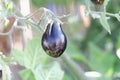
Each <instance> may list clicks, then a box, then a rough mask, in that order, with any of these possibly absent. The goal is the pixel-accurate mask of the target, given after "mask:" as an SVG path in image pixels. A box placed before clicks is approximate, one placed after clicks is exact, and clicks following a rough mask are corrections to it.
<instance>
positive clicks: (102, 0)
mask: <svg viewBox="0 0 120 80" xmlns="http://www.w3.org/2000/svg"><path fill="white" fill-rule="evenodd" d="M91 1H92V2H93V3H94V4H95V5H101V4H103V2H104V0H91Z"/></svg>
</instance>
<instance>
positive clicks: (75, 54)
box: [13, 0, 120, 80]
mask: <svg viewBox="0 0 120 80" xmlns="http://www.w3.org/2000/svg"><path fill="white" fill-rule="evenodd" d="M108 1H109V3H108V5H107V6H106V11H107V12H109V13H118V12H119V11H120V0H108ZM13 2H14V4H15V3H19V0H13ZM88 4H89V5H88ZM30 6H31V12H33V11H35V10H36V9H38V8H40V7H45V8H47V9H50V10H51V11H53V12H54V13H55V15H57V16H62V15H68V14H69V16H67V17H64V18H60V20H61V21H62V22H63V23H64V24H63V25H62V29H63V31H64V32H65V34H66V36H67V40H68V44H67V49H66V51H65V52H64V54H63V55H62V56H61V57H59V58H51V57H48V55H46V54H44V55H41V56H40V57H39V58H38V59H36V58H35V59H36V62H37V63H35V64H36V65H38V64H39V63H41V66H39V68H37V69H35V70H36V71H37V70H38V72H36V71H35V72H34V68H35V66H36V65H35V66H34V65H33V66H32V67H33V68H31V67H30V66H31V63H30V62H29V59H28V56H27V55H29V54H32V53H34V52H35V51H36V49H35V47H34V46H36V45H38V47H39V48H41V46H40V42H39V41H40V40H39V39H38V38H37V39H36V38H34V37H33V40H31V41H30V42H28V43H27V48H26V49H25V51H24V52H21V51H17V50H15V53H19V54H20V55H19V54H14V57H15V58H16V59H17V61H18V62H19V64H21V65H23V66H25V67H26V68H27V70H25V71H22V72H21V73H20V74H21V76H22V77H23V78H22V79H23V80H29V79H30V77H29V78H28V79H26V78H24V75H25V73H29V74H30V75H33V74H35V77H37V80H42V79H41V77H40V75H41V74H42V76H43V75H44V74H45V75H48V74H47V73H46V71H47V70H46V67H44V66H46V65H47V69H48V67H49V66H50V65H48V64H53V62H54V61H57V62H58V63H55V64H54V65H53V67H52V69H55V70H58V72H60V74H58V75H57V78H58V77H61V78H59V79H57V78H56V79H57V80H120V59H119V58H120V51H119V49H120V21H118V20H117V19H116V18H115V17H110V19H109V20H108V23H109V25H110V28H111V34H109V33H108V32H107V31H106V30H105V29H104V28H103V27H102V25H101V24H100V21H99V19H93V18H92V17H91V16H90V15H87V14H85V13H87V12H86V10H87V7H88V6H89V8H91V9H93V8H95V7H96V6H94V4H92V3H91V1H90V0H30ZM101 6H103V5H100V7H101ZM97 12H99V10H97ZM33 33H35V34H37V36H36V37H39V38H41V36H42V34H39V32H38V33H36V30H33ZM33 45H34V46H33ZM30 50H33V52H31V51H30ZM21 53H22V55H21ZM25 53H26V54H25ZM37 53H45V52H44V51H43V50H42V51H41V49H39V51H38V52H37ZM23 55H24V56H27V59H28V62H27V60H26V64H23V63H22V62H24V61H23V60H22V59H21V56H23ZM33 55H34V54H33ZM37 55H38V54H37ZM18 56H20V57H18ZM30 56H31V57H32V55H30ZM31 57H30V60H32V58H31ZM38 60H39V62H38ZM42 68H44V69H45V71H43V72H44V74H43V73H42V70H44V69H42ZM58 68H61V69H62V71H63V72H62V71H61V70H59V69H58ZM29 69H32V71H33V74H32V72H31V71H29ZM39 70H40V71H41V73H40V71H39ZM63 73H64V74H63ZM37 74H40V75H37ZM55 74H57V72H55ZM43 77H44V76H43ZM56 79H52V78H51V79H46V80H56ZM31 80H34V78H33V77H32V79H31ZM43 80H44V79H43Z"/></svg>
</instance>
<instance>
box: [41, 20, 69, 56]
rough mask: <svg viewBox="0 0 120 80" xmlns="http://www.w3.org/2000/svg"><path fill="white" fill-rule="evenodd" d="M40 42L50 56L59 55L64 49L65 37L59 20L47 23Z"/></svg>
mask: <svg viewBox="0 0 120 80" xmlns="http://www.w3.org/2000/svg"><path fill="white" fill-rule="evenodd" d="M41 44H42V47H43V49H44V50H45V52H46V53H47V54H48V55H50V56H52V57H59V56H60V55H61V54H62V53H63V52H64V51H65V49H66V45H67V38H66V36H65V34H64V32H63V30H62V28H61V24H60V23H59V22H57V21H54V22H53V23H52V24H51V23H49V24H48V25H47V28H46V30H45V32H44V34H43V36H42V41H41Z"/></svg>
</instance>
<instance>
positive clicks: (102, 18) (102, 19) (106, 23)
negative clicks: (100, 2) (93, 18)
mask: <svg viewBox="0 0 120 80" xmlns="http://www.w3.org/2000/svg"><path fill="white" fill-rule="evenodd" d="M99 20H100V23H101V24H102V26H103V27H104V28H105V30H107V31H108V32H109V34H111V31H110V26H109V24H108V21H107V18H106V15H105V13H102V14H101V17H100V18H99Z"/></svg>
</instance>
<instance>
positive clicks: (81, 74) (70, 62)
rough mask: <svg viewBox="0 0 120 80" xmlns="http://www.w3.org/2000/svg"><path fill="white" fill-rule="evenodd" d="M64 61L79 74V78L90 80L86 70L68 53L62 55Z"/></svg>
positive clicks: (80, 79)
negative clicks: (85, 72)
mask: <svg viewBox="0 0 120 80" xmlns="http://www.w3.org/2000/svg"><path fill="white" fill-rule="evenodd" d="M62 60H63V62H64V63H65V64H66V65H67V66H68V67H69V68H70V70H71V71H72V72H73V73H74V74H75V75H76V76H77V78H78V79H79V80H89V79H88V78H87V77H86V76H85V75H84V71H83V70H82V68H80V66H78V65H77V64H76V63H75V62H74V61H73V60H72V59H71V58H70V56H69V55H67V54H63V56H62Z"/></svg>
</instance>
